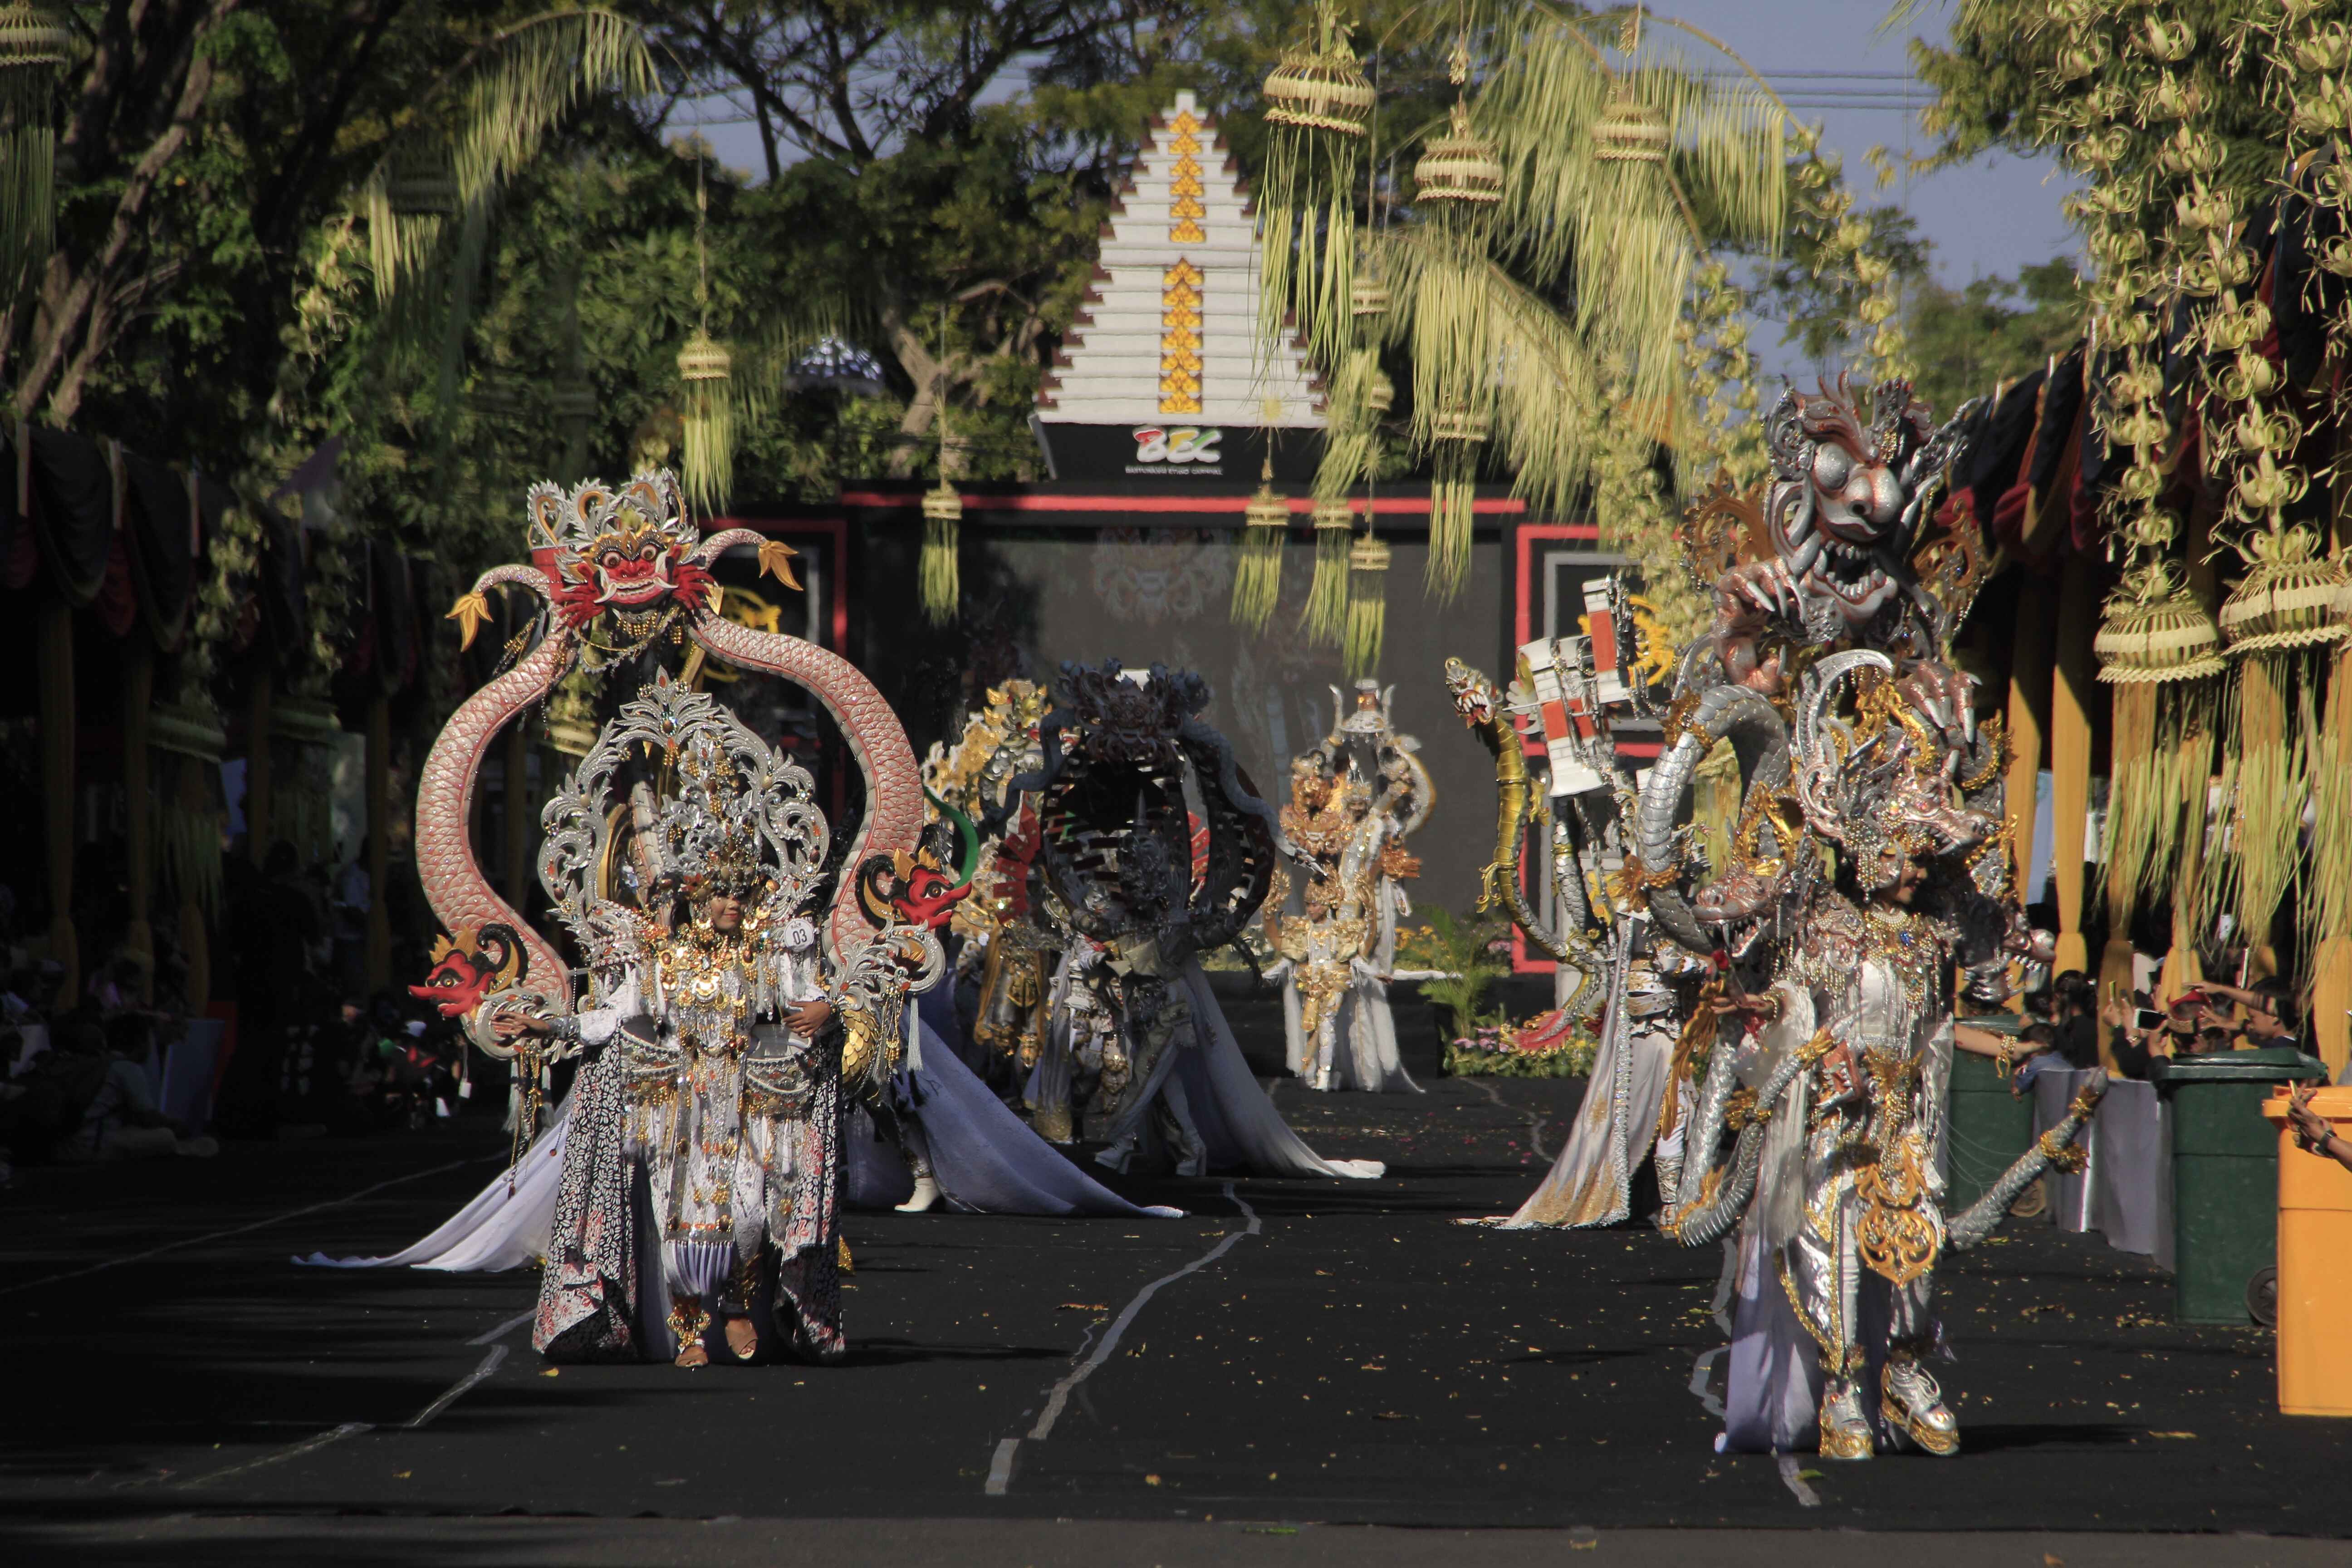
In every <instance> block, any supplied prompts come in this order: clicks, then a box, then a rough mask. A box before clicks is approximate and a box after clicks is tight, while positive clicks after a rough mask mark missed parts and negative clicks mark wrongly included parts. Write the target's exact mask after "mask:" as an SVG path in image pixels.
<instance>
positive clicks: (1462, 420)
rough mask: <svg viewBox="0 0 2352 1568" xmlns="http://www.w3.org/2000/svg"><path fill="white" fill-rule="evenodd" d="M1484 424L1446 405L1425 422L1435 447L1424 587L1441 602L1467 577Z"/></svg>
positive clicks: (1477, 415)
mask: <svg viewBox="0 0 2352 1568" xmlns="http://www.w3.org/2000/svg"><path fill="white" fill-rule="evenodd" d="M1488 425H1489V422H1488V420H1487V417H1486V415H1485V414H1483V413H1481V412H1479V411H1478V410H1476V409H1475V408H1472V407H1470V406H1469V405H1467V404H1458V403H1457V404H1451V405H1447V406H1445V407H1444V408H1441V409H1439V410H1438V411H1437V413H1436V415H1435V416H1433V418H1432V419H1431V421H1430V429H1429V434H1430V439H1431V441H1432V442H1433V444H1434V445H1435V447H1436V452H1435V457H1434V460H1433V463H1432V465H1431V474H1430V481H1429V569H1428V572H1427V574H1426V577H1425V584H1426V586H1427V587H1428V589H1429V591H1430V592H1431V593H1433V594H1434V595H1437V596H1438V597H1439V598H1440V599H1441V600H1450V599H1452V598H1453V597H1454V595H1457V594H1459V593H1460V592H1462V584H1463V583H1464V582H1465V580H1467V578H1468V577H1469V574H1470V529H1471V523H1472V521H1473V515H1474V512H1475V504H1474V503H1475V501H1476V500H1477V491H1478V448H1479V447H1483V446H1485V445H1486V433H1487V429H1488Z"/></svg>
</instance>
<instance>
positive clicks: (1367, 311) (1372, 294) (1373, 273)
mask: <svg viewBox="0 0 2352 1568" xmlns="http://www.w3.org/2000/svg"><path fill="white" fill-rule="evenodd" d="M1390 303H1391V295H1390V293H1389V286H1388V285H1387V284H1386V283H1383V282H1381V274H1380V268H1378V267H1377V266H1375V265H1374V264H1373V261H1372V258H1371V256H1370V253H1369V252H1366V251H1358V252H1357V253H1356V273H1355V277H1354V278H1353V279H1350V280H1349V284H1348V313H1349V315H1351V316H1357V317H1364V316H1385V315H1387V314H1388V313H1389V305H1390Z"/></svg>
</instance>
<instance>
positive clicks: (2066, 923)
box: [2050, 552, 2099, 974]
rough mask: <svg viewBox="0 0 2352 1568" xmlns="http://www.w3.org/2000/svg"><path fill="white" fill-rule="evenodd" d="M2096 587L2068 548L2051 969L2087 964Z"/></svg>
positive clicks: (2059, 664)
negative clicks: (2087, 851) (2085, 879)
mask: <svg viewBox="0 0 2352 1568" xmlns="http://www.w3.org/2000/svg"><path fill="white" fill-rule="evenodd" d="M2098 626H2099V590H2098V580H2097V576H2096V570H2095V566H2094V564H2093V563H2092V561H2091V558H2090V557H2089V556H2086V555H2084V554H2082V553H2080V552H2068V554H2067V556H2066V564H2065V568H2064V571H2063V575H2062V576H2061V578H2060V584H2059V591H2058V651H2057V658H2056V660H2055V661H2054V663H2055V667H2054V668H2053V672H2052V673H2053V679H2052V681H2051V683H2050V830H2051V831H2050V876H2051V880H2052V881H2053V883H2054V884H2055V885H2056V888H2057V892H2058V956H2057V957H2056V959H2055V960H2053V963H2052V966H2051V967H2052V972H2053V973H2061V974H2063V973H2065V972H2066V971H2067V970H2070V969H2082V970H2087V969H2088V968H2089V967H2090V949H2089V946H2088V945H2087V944H2086V943H2085V942H2084V937H2083V848H2084V845H2083V836H2084V828H2085V827H2086V826H2088V824H2089V817H2090V811H2091V701H2092V699H2093V697H2094V696H2095V693H2096V692H2097V690H2098V685H2097V680H2096V672H2095V670H2094V668H2093V667H2092V660H2091V639H2092V637H2094V636H2095V634H2096V633H2097V631H2098Z"/></svg>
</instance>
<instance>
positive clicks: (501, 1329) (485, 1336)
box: [467, 1307, 539, 1345]
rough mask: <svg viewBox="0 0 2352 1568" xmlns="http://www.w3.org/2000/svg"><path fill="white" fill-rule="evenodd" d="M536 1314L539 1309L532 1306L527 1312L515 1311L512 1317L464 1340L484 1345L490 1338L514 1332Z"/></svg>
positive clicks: (471, 1343)
mask: <svg viewBox="0 0 2352 1568" xmlns="http://www.w3.org/2000/svg"><path fill="white" fill-rule="evenodd" d="M537 1316H539V1309H538V1308H536V1307H533V1308H532V1309H531V1310H530V1311H528V1312H517V1313H516V1314H515V1315H514V1316H513V1317H511V1318H509V1319H508V1320H507V1321H505V1322H503V1323H500V1324H499V1326H498V1327H497V1328H495V1329H492V1330H490V1331H488V1332H487V1333H479V1334H476V1335H475V1336H474V1337H473V1338H472V1339H470V1340H467V1344H469V1345H486V1344H488V1343H489V1342H491V1341H492V1340H502V1339H504V1338H506V1337H507V1336H508V1335H509V1334H510V1333H512V1332H514V1331H516V1330H517V1329H519V1328H520V1327H522V1326H523V1325H524V1324H525V1323H528V1322H530V1321H531V1320H532V1319H533V1318H536V1317H537Z"/></svg>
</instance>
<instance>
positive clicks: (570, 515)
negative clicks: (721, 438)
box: [416, 469, 923, 1013]
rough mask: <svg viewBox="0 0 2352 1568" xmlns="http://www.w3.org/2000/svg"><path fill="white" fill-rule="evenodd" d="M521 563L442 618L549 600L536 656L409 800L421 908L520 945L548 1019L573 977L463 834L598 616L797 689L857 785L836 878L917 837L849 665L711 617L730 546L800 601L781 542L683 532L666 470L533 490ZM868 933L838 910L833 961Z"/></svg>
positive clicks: (888, 729)
mask: <svg viewBox="0 0 2352 1568" xmlns="http://www.w3.org/2000/svg"><path fill="white" fill-rule="evenodd" d="M526 506H527V508H528V510H529V513H530V535H529V541H530V557H531V563H530V565H528V566H523V565H509V566H497V567H493V568H491V569H490V570H489V571H488V572H485V573H483V574H482V575H481V576H480V577H479V578H478V580H477V581H476V582H475V584H474V586H473V588H472V589H471V590H470V591H469V592H467V594H466V595H463V596H462V597H460V598H459V599H458V601H457V606H456V608H454V609H452V610H451V611H450V612H449V616H450V618H451V619H453V620H456V621H457V622H458V623H459V625H460V626H461V627H462V629H463V632H464V637H465V641H466V643H467V645H469V646H470V645H471V643H472V642H473V639H474V635H475V633H476V632H477V631H478V629H479V627H480V626H481V623H482V621H483V620H485V619H486V618H488V614H489V605H488V597H487V595H488V590H489V589H490V588H492V587H494V586H497V585H499V584H519V585H520V586H522V587H524V588H527V589H529V590H530V592H532V593H534V594H537V595H539V596H540V597H541V598H542V599H544V600H545V601H546V602H547V611H546V613H545V614H544V616H542V620H541V626H542V628H543V629H542V635H541V637H540V640H539V643H538V645H537V646H536V647H533V648H531V649H530V652H529V653H527V654H526V655H524V656H523V658H521V659H520V660H519V661H517V662H516V663H515V665H514V666H513V668H509V669H508V670H507V671H505V673H503V674H501V675H499V676H498V677H497V678H496V679H492V680H490V681H489V682H488V683H487V684H486V685H484V686H483V687H482V688H481V689H480V690H478V691H477V692H475V693H474V695H473V696H471V697H469V698H467V700H466V701H465V702H463V703H462V704H460V705H459V706H458V709H457V711H456V712H455V713H453V714H451V715H450V717H449V721H448V723H447V724H446V725H445V726H444V727H443V728H442V731H441V733H440V736H439V737H438V738H437V739H436V741H435V742H434V743H433V749H432V751H431V752H429V753H428V754H427V755H426V757H425V766H424V770H423V772H422V773H421V774H420V776H419V779H418V783H417V789H416V867H417V873H418V877H419V879H420V880H422V882H423V883H424V886H425V900H426V901H427V902H428V903H430V904H431V905H432V908H433V912H434V914H435V915H436V916H437V917H438V918H439V920H440V921H441V923H442V924H443V925H444V926H445V927H446V928H447V930H448V931H451V932H453V933H456V934H457V936H458V938H459V940H460V941H461V942H462V941H464V940H466V937H467V933H471V932H476V931H488V930H490V929H492V928H494V927H498V926H504V927H507V928H509V930H510V931H515V932H519V933H520V942H521V948H522V956H523V958H524V962H523V963H522V964H521V965H520V969H519V971H518V973H516V975H515V977H514V981H513V984H514V985H515V986H516V987H517V988H519V989H522V990H526V991H530V992H534V993H537V994H540V995H541V996H542V997H543V998H544V1000H545V1002H546V1003H547V1005H548V1007H549V1010H550V1011H551V1012H556V1013H562V1012H566V1011H568V1010H569V1009H570V1007H571V1005H572V998H571V987H570V986H569V985H568V984H564V983H563V982H564V976H565V974H566V972H567V965H566V964H565V963H564V961H563V959H562V956H561V955H560V954H559V953H558V952H556V951H555V949H554V947H553V946H552V945H551V944H550V943H549V942H548V941H547V939H546V938H545V937H544V936H543V935H541V933H540V932H538V931H534V930H533V929H532V928H531V927H530V924H529V923H528V922H526V921H524V919H523V918H522V916H521V915H520V913H519V912H517V911H516V910H514V909H513V908H512V907H511V906H509V904H508V903H507V902H506V900H503V899H501V898H499V895H498V892H497V890H496V889H493V888H492V887H491V886H490V883H489V879H488V878H486V877H485V876H483V875H482V872H481V869H480V868H479V867H478V865H477V864H476V863H475V858H474V847H473V843H472V839H471V834H470V830H469V825H470V823H471V821H472V816H473V811H472V808H473V799H474V790H475V787H476V784H477V783H478V779H479V776H480V773H481V767H482V759H483V757H484V756H485V755H487V754H488V751H489V747H490V742H491V740H492V739H493V738H494V737H495V736H496V735H497V734H498V733H499V731H500V730H502V729H504V728H505V727H506V726H507V725H508V724H509V723H510V722H512V721H514V720H515V718H516V716H517V715H519V714H520V713H521V712H522V711H523V710H525V709H527V708H529V707H530V705H531V704H532V703H534V702H537V701H540V700H542V699H543V698H545V697H546V695H547V694H548V693H549V692H550V691H551V690H553V689H554V688H555V685H556V683H557V682H558V681H561V680H562V679H563V678H564V677H565V676H566V675H568V674H569V673H571V671H572V668H573V666H574V664H575V663H576V662H577V660H578V658H579V657H580V653H581V649H582V646H583V637H584V635H585V633H586V632H587V630H588V628H589V627H591V626H593V625H594V624H595V623H596V622H597V621H598V620H599V619H600V618H601V617H604V616H614V617H616V618H618V619H620V620H621V622H622V624H623V626H624V627H625V628H629V627H632V626H636V625H639V624H645V625H650V624H651V622H652V620H653V619H654V618H657V617H662V616H677V617H682V621H683V626H684V629H685V632H686V635H687V636H688V637H691V638H692V639H693V640H694V642H695V643H696V644H697V645H698V646H699V647H702V648H703V649H704V650H706V651H707V652H708V653H709V654H710V655H711V656H713V657H715V658H722V659H725V660H726V661H727V662H728V663H730V664H731V665H734V666H736V667H738V668H743V669H756V670H761V671H764V672H766V673H767V674H770V675H776V676H781V677H782V678H783V679H787V680H791V681H793V682H795V683H797V684H798V685H800V686H802V687H803V688H805V689H807V690H808V691H809V692H810V694H811V695H813V696H814V697H815V698H816V700H818V701H819V702H820V703H822V704H823V705H824V710H825V711H826V712H827V713H829V714H831V715H832V717H833V720H834V722H835V723H836V724H837V725H839V726H840V728H841V732H842V734H843V735H844V736H845V737H846V738H847V740H848V742H849V750H850V754H851V756H852V757H853V758H854V759H855V760H856V763H857V766H858V769H859V771H860V773H862V774H863V775H864V777H865V781H866V812H865V816H864V819H863V820H862V821H861V822H860V824H859V825H858V829H857V835H856V838H855V840H854V841H853V842H852V843H851V845H850V848H849V854H848V858H847V859H846V860H845V862H844V865H845V868H848V870H847V871H845V875H848V874H853V873H854V871H855V868H857V867H859V866H861V865H863V864H864V863H865V861H866V858H867V857H868V856H871V855H877V854H879V855H890V854H893V853H896V852H911V851H913V850H914V848H915V847H916V844H917V839H918V837H919V834H920V833H921V830H922V826H923V795H922V776H921V774H920V773H919V771H918V770H917V767H916V763H915V753H914V749H913V748H912V747H911V746H909V745H908V742H907V732H906V731H905V730H904V729H903V728H902V727H901V726H900V725H899V722H898V715H897V714H896V713H894V712H892V711H891V710H890V705H889V704H888V703H887V702H886V701H884V700H883V698H882V694H881V692H879V691H878V690H877V689H875V687H874V683H873V682H872V681H869V680H868V679H866V677H865V676H864V675H863V674H862V673H860V672H859V670H858V669H857V667H856V666H855V665H853V664H851V663H850V662H849V661H848V660H847V659H845V658H841V657H840V656H839V655H837V654H834V653H830V652H827V651H826V650H825V649H824V648H821V647H817V646H816V645H815V644H814V643H811V642H807V641H804V640H803V639H802V638H800V637H787V636H783V635H781V634H778V633H774V632H763V631H758V630H755V629H753V628H751V627H749V626H740V625H738V624H736V623H735V622H733V621H730V620H727V619H725V618H724V617H722V616H719V614H718V600H719V595H718V592H717V587H718V584H717V583H716V581H715V580H714V579H713V578H712V576H711V574H710V568H711V565H712V563H715V562H716V561H717V560H718V559H719V556H721V555H722V554H724V553H725V552H727V551H729V550H730V549H733V548H734V547H736V546H737V545H742V544H750V545H755V546H757V547H758V550H759V557H760V569H761V572H763V573H765V574H772V575H773V576H775V577H776V578H778V579H779V580H780V581H782V583H783V584H784V585H785V586H786V587H790V588H798V587H799V586H800V584H799V583H798V582H797V581H796V580H795V579H794V578H793V572H792V566H791V559H792V557H793V554H794V553H795V552H794V551H793V548H792V547H791V546H790V545H788V544H785V543H782V542H780V541H776V540H771V539H767V538H765V537H764V536H762V535H761V534H758V533H755V532H753V531H751V530H750V529H745V528H730V529H727V530H725V531H722V532H719V533H715V534H713V535H711V536H710V537H709V538H708V539H705V538H703V537H702V536H701V534H700V532H699V531H698V530H697V529H696V527H695V526H694V524H693V523H692V522H691V521H689V520H688V517H687V515H686V508H685V506H684V504H683V501H682V499H681V498H680V495H679V493H678V487H677V479H676V477H675V476H673V475H672V474H671V473H670V472H669V471H668V470H667V469H663V470H661V471H659V472H656V473H647V474H639V475H637V476H636V477H635V478H634V479H630V480H629V482H628V483H627V484H625V485H621V486H617V487H614V486H608V485H605V484H604V483H603V482H601V481H598V480H593V479H592V480H590V481H588V482H587V483H585V484H582V485H579V486H577V487H575V488H574V489H571V490H569V491H566V490H564V489H562V488H561V487H560V486H556V485H552V484H538V485H534V486H532V487H531V489H530V494H529V497H528V499H527V501H526ZM874 929H875V928H874V927H873V925H872V924H871V922H870V921H868V920H867V918H866V914H865V912H864V910H862V909H861V908H860V905H859V900H856V899H855V898H844V899H838V900H835V904H834V911H833V918H832V925H831V927H830V929H829V931H827V938H828V945H829V946H830V947H831V948H832V950H833V952H834V955H835V958H836V959H843V958H845V957H846V956H847V955H848V954H850V953H853V952H856V951H857V950H858V949H860V948H862V947H863V946H864V945H865V943H866V941H867V940H868V938H870V937H871V936H872V934H873V932H874Z"/></svg>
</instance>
